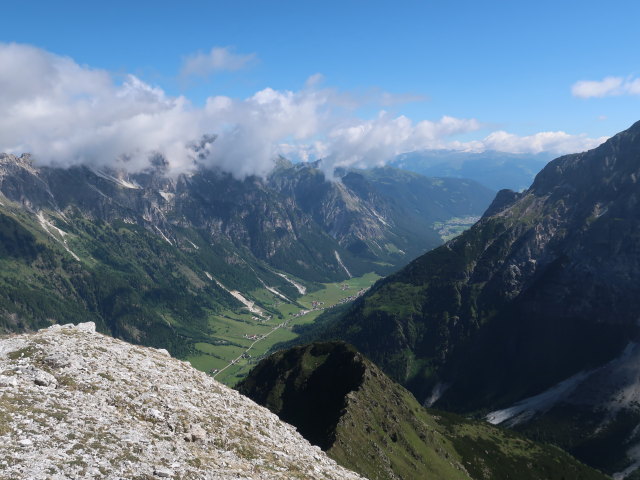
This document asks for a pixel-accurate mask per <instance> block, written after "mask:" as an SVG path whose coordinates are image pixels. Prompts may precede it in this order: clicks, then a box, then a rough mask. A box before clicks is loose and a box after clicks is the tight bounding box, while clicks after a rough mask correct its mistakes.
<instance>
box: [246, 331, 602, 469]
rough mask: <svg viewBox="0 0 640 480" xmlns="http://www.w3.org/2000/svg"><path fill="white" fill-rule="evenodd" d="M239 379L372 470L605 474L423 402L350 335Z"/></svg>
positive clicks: (317, 438)
mask: <svg viewBox="0 0 640 480" xmlns="http://www.w3.org/2000/svg"><path fill="white" fill-rule="evenodd" d="M238 388H239V390H240V392H241V393H243V394H245V395H248V396H249V397H250V398H252V399H253V400H255V401H256V402H258V403H260V404H263V405H265V406H267V407H268V408H269V409H270V410H272V411H273V412H274V413H277V414H278V416H280V418H281V419H283V420H284V421H286V422H288V423H291V424H292V425H294V426H295V427H296V428H297V429H298V431H299V432H300V433H301V434H302V435H303V436H305V437H306V438H307V439H308V440H309V441H310V442H312V443H314V444H316V445H319V446H320V447H321V448H322V449H323V450H326V451H327V453H328V454H329V455H330V456H331V457H332V458H334V459H335V460H336V461H337V462H338V463H340V464H341V465H343V466H345V467H348V468H351V469H353V470H355V471H357V472H359V473H361V474H362V475H364V476H366V477H367V478H370V479H372V480H382V479H417V478H434V479H436V478H437V479H442V480H446V479H492V480H501V479H519V480H527V479H535V480H540V479H548V480H552V479H557V480H560V479H564V480H569V479H576V480H577V479H584V480H586V479H593V480H596V479H605V478H607V477H606V476H604V475H602V474H600V473H599V472H596V471H595V470H592V469H590V468H588V467H586V466H584V465H582V464H580V463H579V462H577V461H576V460H575V459H573V458H571V457H570V456H569V455H567V454H565V453H564V452H562V451H561V450H559V449H557V448H554V447H550V446H547V445H542V444H536V443H534V442H532V441H530V440H526V439H524V438H523V437H521V436H519V435H517V434H514V433H510V432H508V431H506V430H503V429H500V428H496V427H492V426H491V425H489V424H487V423H484V422H472V421H468V420H465V419H463V418H461V417H458V416H456V415H453V414H449V413H444V412H439V411H435V410H426V409H424V408H423V407H421V406H420V405H419V404H418V402H417V401H416V400H415V398H414V397H413V396H412V395H411V394H410V393H409V392H408V391H407V390H405V389H404V388H402V387H401V386H400V385H398V384H396V383H394V382H393V381H391V380H390V379H389V378H388V377H387V376H386V375H384V374H383V373H382V372H381V371H380V370H379V369H378V368H377V367H375V366H374V365H373V364H372V363H371V362H369V361H368V360H366V359H365V358H364V357H363V356H362V355H361V354H359V353H357V352H356V350H355V349H353V348H352V347H350V346H348V345H346V344H344V343H316V344H311V345H307V346H304V347H296V348H293V349H290V350H286V351H281V352H278V353H276V354H274V355H272V356H271V357H269V358H267V359H265V360H263V361H262V362H261V363H260V364H258V366H257V367H256V368H255V369H254V370H253V371H252V372H251V373H250V375H249V376H248V377H247V378H246V379H245V380H244V381H243V382H242V383H241V384H240V385H239V386H238Z"/></svg>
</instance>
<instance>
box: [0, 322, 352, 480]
mask: <svg viewBox="0 0 640 480" xmlns="http://www.w3.org/2000/svg"><path fill="white" fill-rule="evenodd" d="M0 476H2V477H3V478H25V479H27V478H28V479H63V478H65V479H66V478H92V479H93V478H105V479H116V478H132V479H133V478H140V479H142V478H146V479H150V478H156V477H160V478H176V479H177V478H181V479H189V478H193V479H195V478H198V479H227V478H228V479H232V478H234V479H237V478H250V479H267V478H268V479H272V478H282V479H290V478H300V479H336V480H338V479H353V480H355V479H358V478H361V477H359V476H358V475H356V474H354V473H352V472H349V471H348V470H345V469H344V468H341V467H339V466H338V465H336V464H335V462H334V461H333V460H331V459H329V458H328V457H327V456H326V455H325V454H324V453H323V452H322V451H321V450H320V449H319V448H318V447H314V446H312V445H310V444H309V443H308V442H307V441H306V440H304V439H303V438H302V437H301V436H300V435H299V434H298V433H297V432H296V431H295V429H294V428H293V427H291V426H289V425H287V424H285V423H283V422H281V421H280V420H279V419H278V417H276V416H275V415H274V414H272V413H270V412H269V411H268V410H267V409H265V408H262V407H260V406H258V405H256V404H255V403H253V402H252V401H250V400H249V399H247V398H245V397H243V396H241V395H240V394H238V393H237V392H235V391H234V390H231V389H229V388H227V387H225V386H223V385H221V384H220V383H218V382H216V381H215V380H213V379H211V378H210V377H208V376H206V375H205V374H204V373H201V372H199V371H196V370H194V369H193V368H192V367H191V366H189V364H187V363H185V362H181V361H178V360H175V359H173V358H171V357H169V356H168V354H167V353H166V351H162V350H154V349H150V348H145V347H138V346H133V345H130V344H127V343H125V342H122V341H120V340H115V339H113V338H110V337H106V336H104V335H101V334H97V333H95V326H94V325H93V324H90V323H85V324H80V325H78V326H76V327H74V326H73V325H65V326H59V325H55V326H53V327H51V328H48V329H46V330H40V331H39V332H37V333H35V334H30V335H20V336H11V337H2V338H0Z"/></svg>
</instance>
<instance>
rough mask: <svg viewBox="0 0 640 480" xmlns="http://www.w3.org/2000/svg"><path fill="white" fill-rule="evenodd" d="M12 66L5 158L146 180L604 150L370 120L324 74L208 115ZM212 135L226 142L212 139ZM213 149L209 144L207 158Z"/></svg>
mask: <svg viewBox="0 0 640 480" xmlns="http://www.w3.org/2000/svg"><path fill="white" fill-rule="evenodd" d="M0 65H2V66H3V68H2V69H0V151H4V152H9V153H17V154H20V153H23V152H30V153H32V154H33V155H34V158H35V160H36V162H38V163H39V164H41V165H43V164H53V165H60V166H70V165H77V164H86V165H90V166H94V167H102V166H111V167H115V168H124V169H127V170H129V171H130V172H135V171H141V170H143V169H145V168H147V167H148V166H149V165H150V158H152V157H153V156H154V155H157V154H160V155H162V156H164V157H165V159H166V161H167V164H168V169H169V173H170V174H174V175H175V174H179V173H185V172H189V171H193V170H195V169H197V168H202V167H204V168H212V167H216V168H221V169H223V170H225V171H228V172H230V173H232V174H234V175H235V176H237V177H239V178H242V177H245V176H248V175H265V174H266V173H268V172H269V171H270V169H271V168H272V167H273V165H274V159H275V158H277V156H278V155H280V154H283V155H286V156H287V157H289V158H292V159H294V160H295V159H300V160H313V159H317V158H323V159H325V161H324V162H323V164H324V165H325V169H326V170H325V171H327V172H332V170H333V167H335V166H359V167H367V166H376V165H382V164H384V162H386V161H388V160H390V159H391V158H393V157H394V156H395V155H397V154H400V153H404V152H409V151H413V150H423V149H430V148H455V149H461V150H476V151H477V150H484V149H497V150H504V151H512V152H522V151H541V150H552V151H558V152H561V153H564V152H569V151H578V150H584V149H585V148H591V147H592V146H595V145H596V144H597V143H598V142H600V141H601V139H591V138H588V137H586V136H584V135H569V134H567V133H564V132H543V133H538V134H535V135H531V136H525V137H519V136H516V135H513V134H510V133H507V132H502V131H500V132H494V133H491V134H490V135H488V136H486V137H485V138H484V139H483V140H476V141H467V142H461V141H459V140H457V139H456V136H458V135H463V134H466V135H469V134H471V133H473V132H478V131H480V130H481V129H485V128H486V126H484V125H483V124H482V123H481V122H480V121H479V120H476V119H473V118H468V119H465V118H455V117H450V116H443V117H441V118H440V119H438V120H433V121H432V120H423V121H419V122H414V121H413V120H411V119H409V118H408V117H406V116H403V115H399V116H398V115H392V114H390V113H389V112H386V111H380V112H378V114H377V115H375V116H374V117H373V118H359V117H358V115H357V112H358V109H359V108H360V107H362V106H363V104H364V105H365V106H367V107H371V105H372V103H371V102H372V101H373V100H371V98H362V96H357V95H351V94H349V93H344V92H339V91H337V90H335V89H332V88H326V87H323V86H322V85H321V83H322V82H321V80H322V77H321V76H318V75H314V76H312V77H311V78H310V79H309V80H308V81H307V83H306V84H305V85H304V86H303V87H302V88H301V89H300V90H298V91H289V90H275V89H272V88H264V89H262V90H260V91H258V92H256V93H255V94H253V95H251V96H249V97H248V98H244V99H238V98H231V97H227V96H220V95H218V96H211V97H209V98H208V99H207V101H206V104H205V106H204V107H195V106H194V105H192V104H191V102H189V100H188V99H187V98H185V97H183V96H177V97H174V96H170V95H167V94H166V93H165V92H164V91H163V90H162V89H161V88H159V87H157V86H153V85H149V84H148V83H146V82H144V81H142V80H141V79H139V78H137V77H135V76H133V75H129V76H126V77H124V79H120V78H116V77H114V76H113V75H111V74H110V73H108V72H106V71H103V70H97V69H91V68H89V67H86V66H81V65H78V64H77V63H76V62H74V61H73V60H72V59H70V58H68V57H62V56H58V55H54V54H52V53H49V52H46V51H44V50H41V49H38V48H35V47H32V46H28V45H20V44H0ZM379 97H381V95H380V96H379ZM377 101H378V102H379V103H378V105H380V104H381V102H382V100H381V99H380V98H378V100H377ZM212 134H215V135H216V137H215V141H213V138H212V137H211V136H209V137H205V136H206V135H212ZM201 138H206V141H205V142H203V143H202V145H201V148H200V149H199V150H198V151H195V149H194V142H196V141H199V139H201Z"/></svg>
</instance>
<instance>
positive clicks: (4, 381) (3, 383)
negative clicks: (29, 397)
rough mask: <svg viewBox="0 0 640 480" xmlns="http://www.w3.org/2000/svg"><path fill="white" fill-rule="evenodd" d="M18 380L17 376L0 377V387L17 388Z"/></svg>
mask: <svg viewBox="0 0 640 480" xmlns="http://www.w3.org/2000/svg"><path fill="white" fill-rule="evenodd" d="M16 385H18V379H17V378H16V377H15V376H7V375H0V387H15V386H16Z"/></svg>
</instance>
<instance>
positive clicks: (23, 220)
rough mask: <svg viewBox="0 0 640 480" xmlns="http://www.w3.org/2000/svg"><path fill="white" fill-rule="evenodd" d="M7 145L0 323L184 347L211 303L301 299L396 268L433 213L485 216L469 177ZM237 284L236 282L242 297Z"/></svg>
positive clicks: (484, 197) (204, 322)
mask: <svg viewBox="0 0 640 480" xmlns="http://www.w3.org/2000/svg"><path fill="white" fill-rule="evenodd" d="M164 166H165V165H164V163H163V160H162V159H161V158H159V159H157V161H156V162H155V166H154V168H153V169H151V170H148V171H145V172H142V173H138V174H136V175H128V174H127V173H126V172H115V171H108V170H96V169H90V168H87V167H83V166H78V167H72V168H69V169H61V168H51V167H41V168H39V167H37V165H36V164H34V163H33V162H32V160H31V158H30V157H29V156H28V155H24V156H22V157H16V156H13V155H0V331H5V332H6V331H21V330H25V329H31V328H37V327H41V326H46V325H49V324H51V323H54V322H60V321H62V322H68V321H75V322H77V321H87V320H92V321H95V322H96V324H97V325H98V328H99V330H101V331H104V332H109V333H111V334H112V335H114V336H117V337H120V338H124V339H126V340H129V341H133V342H138V343H143V344H147V345H153V346H158V347H159V346H162V347H165V348H168V349H170V350H171V351H172V352H173V353H175V354H180V355H183V354H184V353H185V352H186V351H187V350H188V348H189V345H191V344H193V343H194V342H197V341H199V340H202V339H206V338H207V336H208V335H209V331H210V326H209V318H210V315H211V313H215V312H219V311H221V310H222V309H225V308H231V309H233V308H236V309H238V308H241V307H244V306H245V304H247V305H248V304H251V303H252V302H253V303H256V304H259V303H260V299H258V298H255V297H253V296H252V292H253V291H255V290H256V289H264V288H267V287H268V288H270V289H271V290H269V291H270V292H275V293H274V295H280V296H283V297H287V298H291V299H295V298H296V297H297V296H299V295H300V291H303V290H304V286H306V287H308V288H314V285H316V283H315V282H328V281H340V280H342V279H345V278H348V277H349V276H351V275H355V276H357V275H362V274H363V273H365V272H371V271H376V272H378V273H380V274H384V273H387V272H389V271H392V270H393V269H395V268H397V267H398V266H400V265H403V264H405V263H407V262H408V261H409V260H411V259H412V258H413V257H415V256H417V255H418V254H420V253H423V252H424V251H427V250H429V249H431V248H433V247H435V246H437V245H438V244H440V243H441V242H442V239H441V236H440V234H439V233H438V231H437V228H435V224H436V222H446V221H447V220H448V219H450V218H452V217H460V216H474V215H480V214H481V213H482V211H484V209H485V208H486V206H487V205H488V204H489V202H490V199H491V197H492V195H493V194H492V192H491V191H490V190H488V189H487V188H485V187H482V186H480V185H479V184H477V183H475V182H472V181H466V180H465V181H461V180H455V179H454V180H439V179H429V178H425V177H422V176H420V175H416V174H412V173H408V172H403V171H400V170H395V169H380V170H373V171H344V172H341V173H340V176H341V178H340V179H338V180H336V181H332V182H329V181H326V180H325V179H324V176H323V174H322V173H321V172H320V170H318V169H317V168H315V167H314V165H311V164H300V165H295V166H294V165H292V164H290V163H288V162H285V161H282V162H280V164H279V166H278V168H276V170H275V171H274V172H273V173H272V175H271V176H270V177H268V178H266V179H260V178H255V177H249V178H246V179H245V180H237V179H234V178H233V177H231V176H230V175H228V174H225V173H222V172H218V171H212V170H201V171H199V172H197V173H195V174H192V175H188V176H187V175H182V176H179V177H176V178H169V177H167V176H166V175H165V174H164ZM234 292H240V295H238V294H237V293H234Z"/></svg>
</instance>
